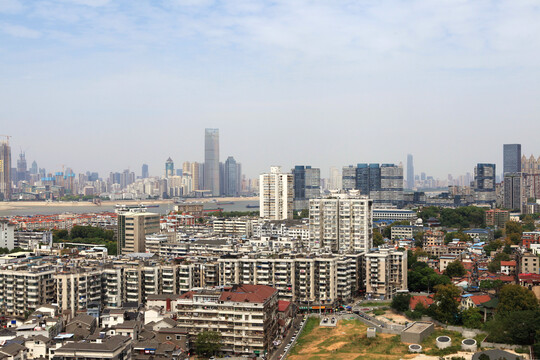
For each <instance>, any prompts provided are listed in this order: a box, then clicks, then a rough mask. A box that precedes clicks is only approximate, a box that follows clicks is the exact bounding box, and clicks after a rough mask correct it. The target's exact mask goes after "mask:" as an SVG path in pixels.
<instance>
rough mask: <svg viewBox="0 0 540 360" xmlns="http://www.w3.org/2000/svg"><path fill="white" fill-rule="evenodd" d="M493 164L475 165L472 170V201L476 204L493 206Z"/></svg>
mask: <svg viewBox="0 0 540 360" xmlns="http://www.w3.org/2000/svg"><path fill="white" fill-rule="evenodd" d="M495 182H496V181H495V164H477V165H476V167H475V168H474V182H473V188H474V200H475V202H476V203H477V204H488V205H495V201H496V200H497V195H496V193H495Z"/></svg>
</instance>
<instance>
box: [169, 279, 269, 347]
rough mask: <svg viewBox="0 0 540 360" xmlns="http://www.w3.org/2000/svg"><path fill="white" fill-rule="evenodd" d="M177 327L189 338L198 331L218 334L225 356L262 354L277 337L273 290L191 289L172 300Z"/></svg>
mask: <svg viewBox="0 0 540 360" xmlns="http://www.w3.org/2000/svg"><path fill="white" fill-rule="evenodd" d="M176 304H177V305H176V314H177V322H178V326H180V327H185V328H187V329H188V330H189V334H190V336H191V337H193V338H194V337H196V336H197V334H199V333H200V332H202V331H208V330H212V331H218V332H220V333H221V341H222V347H221V351H222V352H223V353H226V354H230V355H232V354H244V355H253V354H255V355H263V354H265V353H267V352H269V351H270V350H271V349H272V348H273V341H274V340H275V338H276V336H277V335H278V322H277V315H278V296H277V290H276V289H273V288H272V287H270V286H264V285H246V284H244V285H237V286H233V287H229V288H225V289H224V290H223V291H219V290H206V289H203V290H193V291H189V292H187V293H186V294H183V295H182V296H180V298H179V299H178V300H177V301H176Z"/></svg>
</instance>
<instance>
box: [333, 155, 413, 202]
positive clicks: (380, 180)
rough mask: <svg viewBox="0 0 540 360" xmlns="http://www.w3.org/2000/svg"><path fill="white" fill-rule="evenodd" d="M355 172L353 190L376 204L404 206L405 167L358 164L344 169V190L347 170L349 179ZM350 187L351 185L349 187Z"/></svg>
mask: <svg viewBox="0 0 540 360" xmlns="http://www.w3.org/2000/svg"><path fill="white" fill-rule="evenodd" d="M351 169H353V170H355V175H356V177H355V180H356V181H355V184H354V187H353V189H357V190H360V194H362V195H366V196H368V197H369V198H370V199H372V200H373V202H374V203H379V204H391V205H395V206H402V205H403V167H402V166H401V165H399V166H397V165H394V164H382V165H380V166H379V164H358V165H357V167H356V168H353V167H352V166H350V167H348V168H343V184H344V185H343V188H344V189H345V181H347V182H349V181H352V180H349V179H346V178H345V174H346V170H347V173H349V172H350V174H348V177H352V170H351ZM348 186H350V185H348Z"/></svg>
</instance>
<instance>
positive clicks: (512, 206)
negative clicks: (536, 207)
mask: <svg viewBox="0 0 540 360" xmlns="http://www.w3.org/2000/svg"><path fill="white" fill-rule="evenodd" d="M521 181H522V177H521V173H505V174H504V202H503V204H504V207H505V208H506V209H509V210H519V211H521V205H522V203H523V200H524V199H523V192H522V190H523V186H522V184H521Z"/></svg>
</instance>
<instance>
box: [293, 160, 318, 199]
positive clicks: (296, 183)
mask: <svg viewBox="0 0 540 360" xmlns="http://www.w3.org/2000/svg"><path fill="white" fill-rule="evenodd" d="M292 174H293V187H294V209H295V210H303V209H308V208H309V199H317V198H319V197H320V196H321V170H320V169H315V168H312V167H311V166H303V165H297V166H295V167H294V169H292Z"/></svg>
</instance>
